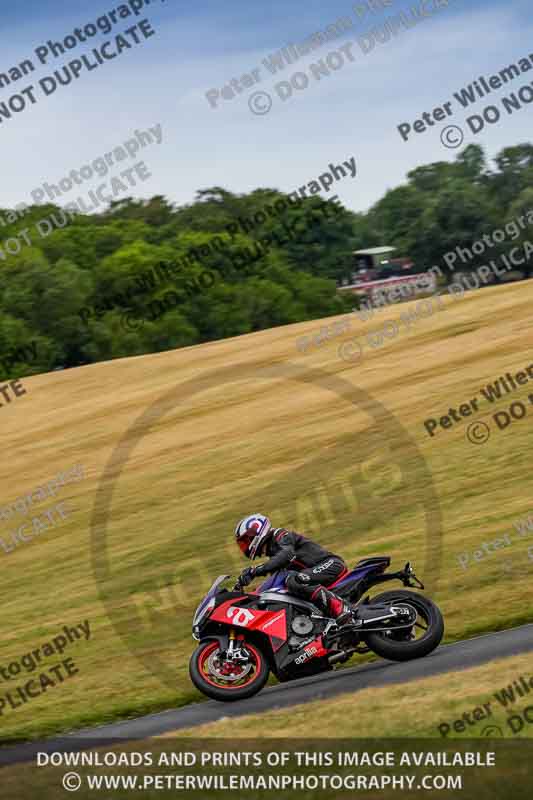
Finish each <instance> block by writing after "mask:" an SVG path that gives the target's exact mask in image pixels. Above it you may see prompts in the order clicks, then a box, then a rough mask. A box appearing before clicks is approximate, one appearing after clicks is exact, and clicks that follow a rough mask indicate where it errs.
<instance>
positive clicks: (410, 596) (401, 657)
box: [365, 589, 444, 661]
mask: <svg viewBox="0 0 533 800" xmlns="http://www.w3.org/2000/svg"><path fill="white" fill-rule="evenodd" d="M370 602H371V603H372V602H376V603H387V604H390V605H392V604H393V603H406V605H410V606H413V607H414V608H415V609H416V611H417V613H418V615H419V618H420V617H422V618H425V620H426V623H427V626H428V627H427V632H426V633H425V634H424V635H423V636H421V637H420V639H413V640H412V641H399V640H398V639H394V638H392V637H390V636H387V634H386V633H381V632H379V633H378V632H371V633H367V635H366V637H365V641H366V643H367V645H368V646H369V647H370V649H371V650H373V651H374V653H376V654H377V655H378V656H381V657H382V658H388V659H390V660H391V661H410V660H411V659H413V658H422V657H423V656H427V655H428V653H431V652H432V651H433V650H435V648H436V647H438V646H439V644H440V642H441V639H442V637H443V635H444V620H443V618H442V614H441V612H440V609H439V608H438V606H436V605H435V603H433V602H432V601H431V600H429V599H428V598H427V597H424V595H423V594H419V593H418V592H409V591H402V590H401V589H400V590H398V591H396V592H395V591H391V592H383V594H379V595H377V596H376V597H373V598H372V599H371V601H370Z"/></svg>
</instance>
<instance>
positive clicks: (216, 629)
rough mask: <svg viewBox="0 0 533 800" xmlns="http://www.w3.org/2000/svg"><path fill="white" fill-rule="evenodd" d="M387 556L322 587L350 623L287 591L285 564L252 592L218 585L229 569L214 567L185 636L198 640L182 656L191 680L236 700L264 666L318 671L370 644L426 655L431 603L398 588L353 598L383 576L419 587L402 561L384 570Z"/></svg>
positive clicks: (259, 680) (287, 674)
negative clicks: (349, 614)
mask: <svg viewBox="0 0 533 800" xmlns="http://www.w3.org/2000/svg"><path fill="white" fill-rule="evenodd" d="M390 562H391V559H390V558H389V557H388V556H378V557H373V558H364V559H362V560H361V561H359V562H358V563H357V564H356V566H355V567H354V568H353V569H352V571H351V572H349V573H348V574H345V575H343V576H341V577H340V578H339V579H338V580H337V581H336V582H335V583H334V584H332V585H331V586H328V587H327V588H328V589H331V590H333V591H334V592H335V594H336V595H338V596H339V597H342V598H343V599H344V600H346V601H347V602H348V603H350V604H352V605H355V614H354V620H353V623H352V622H351V623H349V624H348V625H343V626H342V627H339V626H338V625H337V623H336V621H335V620H334V619H332V618H330V617H328V616H325V615H324V613H323V612H321V611H319V610H318V608H317V607H316V606H314V605H313V603H310V602H308V601H307V600H303V599H301V598H299V597H295V596H293V595H290V594H289V593H288V591H287V589H286V588H285V580H286V578H287V575H288V574H289V573H288V572H287V570H280V571H279V572H276V573H274V574H273V575H271V576H269V577H268V578H267V579H266V580H265V581H264V582H263V583H262V584H261V585H260V586H259V588H258V589H256V590H255V591H252V592H244V591H243V587H242V585H241V584H240V583H239V582H237V583H236V584H235V586H234V587H233V589H232V590H228V589H225V588H223V586H222V584H223V583H224V582H225V581H226V580H227V579H228V578H229V577H230V576H229V575H220V576H219V577H218V578H217V579H216V581H215V582H214V583H213V585H212V586H211V588H210V590H209V591H208V593H207V594H206V596H205V597H204V599H203V600H202V602H201V603H200V605H199V606H198V608H197V610H196V613H195V615H194V619H193V626H192V633H193V638H194V639H195V640H196V641H198V642H199V643H200V644H199V645H198V647H197V648H196V650H195V651H194V653H193V654H192V656H191V660H190V664H189V672H190V676H191V680H192V682H193V684H194V685H195V686H196V688H197V689H199V690H200V691H201V692H202V693H203V694H205V695H207V697H211V698H213V699H215V700H221V701H234V700H243V699H245V698H247V697H251V696H252V695H254V694H256V693H257V692H259V691H260V690H261V689H262V688H263V686H264V685H265V683H266V682H267V680H268V676H269V674H270V672H272V673H273V674H274V675H275V677H276V678H277V679H278V681H280V682H285V681H290V680H294V679H295V678H302V677H305V676H309V675H316V674H318V673H319V672H325V671H327V670H330V669H332V668H333V666H334V665H336V664H343V663H345V662H346V661H348V660H349V659H350V658H351V657H352V656H353V655H355V654H361V653H369V652H373V653H376V654H377V655H379V656H382V657H383V658H387V659H390V660H392V661H408V660H410V659H414V658H422V657H423V656H426V655H428V653H431V652H432V651H433V650H434V649H435V648H436V647H437V646H438V645H439V643H440V641H441V639H442V636H443V633H444V622H443V618H442V614H441V612H440V610H439V608H438V607H437V606H436V605H435V603H433V602H432V601H431V600H429V599H428V598H427V597H425V596H424V595H422V594H420V593H418V592H413V591H406V590H404V589H396V590H392V591H388V592H383V593H382V594H379V595H377V596H376V597H374V598H373V599H372V600H371V599H370V598H369V596H366V597H365V598H364V600H361V598H362V597H363V595H364V594H365V593H366V592H367V590H368V589H370V588H371V587H372V586H375V585H377V584H379V583H384V582H386V581H391V580H399V581H401V582H402V583H403V585H404V586H406V587H409V588H415V589H424V584H423V583H422V582H421V581H419V580H418V578H417V577H416V575H415V574H414V571H413V569H412V567H411V564H410V563H409V562H407V564H406V565H405V567H404V569H403V570H400V571H399V572H389V573H386V572H385V570H386V569H387V568H388V567H389V566H390Z"/></svg>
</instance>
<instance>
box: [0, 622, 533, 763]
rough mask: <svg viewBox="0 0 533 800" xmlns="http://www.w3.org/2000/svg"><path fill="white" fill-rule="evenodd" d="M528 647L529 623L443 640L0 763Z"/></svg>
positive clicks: (35, 746)
mask: <svg viewBox="0 0 533 800" xmlns="http://www.w3.org/2000/svg"><path fill="white" fill-rule="evenodd" d="M531 650H533V624H531V625H523V626H521V627H519V628H512V629H511V630H507V631H501V632H499V633H490V634H487V635H484V636H477V637H475V638H473V639H466V640H465V641H461V642H456V643H454V644H449V645H443V646H441V647H439V648H437V650H435V652H434V653H432V654H431V655H429V656H426V657H425V658H422V659H420V660H419V661H407V662H405V663H395V662H391V661H383V660H382V661H377V662H375V663H372V664H366V665H364V666H361V667H352V668H350V669H342V670H338V671H334V672H329V673H324V674H322V675H318V676H314V677H311V678H302V679H301V680H299V681H294V682H293V683H285V684H280V685H277V686H271V687H269V688H267V689H264V690H263V691H262V692H260V693H259V694H258V695H257V696H256V697H252V698H251V699H250V700H243V701H240V702H236V703H219V702H217V701H215V700H209V701H207V702H205V703H193V704H191V705H188V706H184V707H183V708H179V709H176V710H169V711H163V712H161V713H158V714H150V715H148V716H146V717H139V718H138V719H131V720H126V721H124V722H117V723H112V724H109V725H102V726H100V727H98V728H91V729H87V730H80V731H77V732H76V733H75V734H71V735H68V736H63V737H62V738H55V739H46V740H43V741H41V742H31V743H27V744H21V745H15V746H9V747H5V748H2V749H0V766H2V765H5V764H10V763H15V762H17V761H32V760H33V759H34V757H35V754H36V753H37V752H39V751H40V752H52V751H57V750H80V749H88V748H92V747H97V746H107V745H111V744H116V743H120V742H122V743H123V742H125V741H128V740H135V739H146V738H148V737H150V736H155V735H157V734H161V733H168V732H170V731H178V730H179V729H180V728H190V727H193V726H194V725H201V724H203V723H206V722H214V721H216V720H218V719H220V718H221V717H239V716H243V715H244V714H251V713H257V712H263V711H270V710H272V709H275V708H286V707H287V706H294V705H297V704H299V703H306V702H309V701H311V700H319V699H323V698H327V697H333V696H335V695H338V694H342V693H343V692H356V691H358V690H359V689H366V688H367V687H369V686H385V685H387V684H391V683H407V682H409V681H413V680H416V679H417V678H423V677H427V676H430V675H438V674H439V673H444V672H452V671H455V670H461V669H466V668H468V667H475V666H477V665H479V664H483V663H485V662H487V661H492V660H494V659H496V658H505V657H506V656H512V655H517V654H518V653H526V652H529V651H531ZM235 735H236V736H237V737H238V735H239V727H238V724H236V726H235Z"/></svg>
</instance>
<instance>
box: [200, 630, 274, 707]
mask: <svg viewBox="0 0 533 800" xmlns="http://www.w3.org/2000/svg"><path fill="white" fill-rule="evenodd" d="M245 648H246V650H247V651H248V653H249V655H250V660H249V662H248V664H246V665H244V666H242V665H233V664H229V663H228V662H225V661H224V660H223V659H221V658H220V654H221V648H220V643H219V642H218V641H215V640H208V641H206V642H203V643H202V644H200V645H199V647H197V648H196V650H195V651H194V653H193V654H192V656H191V660H190V662H189V674H190V676H191V680H192V682H193V683H194V685H195V686H196V688H197V689H199V690H200V691H201V692H202V694H205V695H206V696H207V697H212V698H213V700H220V701H222V702H232V701H235V700H245V699H246V698H247V697H252V695H254V694H257V692H259V691H260V690H261V689H262V688H263V686H264V685H265V683H266V682H267V680H268V674H269V668H268V664H267V661H266V658H265V657H264V655H263V653H262V652H261V650H260V649H259V648H258V647H257V646H256V645H253V644H249V643H248V642H246V644H245ZM239 670H241V672H240V673H239Z"/></svg>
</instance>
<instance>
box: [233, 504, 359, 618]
mask: <svg viewBox="0 0 533 800" xmlns="http://www.w3.org/2000/svg"><path fill="white" fill-rule="evenodd" d="M235 538H236V539H237V544H238V545H239V547H240V549H241V551H242V552H243V553H244V555H245V556H246V557H247V558H249V559H251V560H252V561H253V560H254V559H255V558H257V557H258V556H259V557H261V556H268V557H269V560H268V561H266V562H265V563H264V564H259V565H258V566H257V567H247V568H246V569H245V570H244V571H243V572H242V574H241V576H240V578H239V581H240V583H241V585H242V586H247V585H248V584H249V583H251V582H252V581H253V580H254V578H256V577H258V576H260V575H268V574H269V573H271V572H277V571H278V570H280V569H288V570H291V572H290V574H289V575H288V577H287V580H286V582H285V585H286V587H287V589H288V590H289V592H290V593H291V594H293V595H296V596H297V597H301V598H303V599H305V600H308V601H310V602H312V603H314V604H315V605H316V606H318V608H319V609H320V610H321V611H323V612H324V613H325V614H327V615H328V616H330V617H333V618H334V619H335V620H336V622H337V625H339V626H340V625H346V624H347V623H350V622H352V621H353V609H352V608H351V607H350V606H349V605H348V604H347V603H345V602H344V600H342V599H341V598H340V597H338V596H337V595H335V594H333V592H330V591H328V589H326V586H331V584H333V583H335V582H336V581H337V580H339V578H341V577H342V576H344V575H345V574H346V573H347V572H348V569H347V567H346V564H345V563H344V561H343V559H342V558H340V557H339V556H337V555H335V554H334V553H330V552H329V551H328V550H325V549H324V548H323V547H321V546H320V545H319V544H317V543H316V542H312V541H311V540H310V539H307V538H306V537H305V536H301V535H300V534H299V533H296V532H295V531H289V530H287V529H286V528H273V527H272V525H271V523H270V519H269V518H268V517H266V516H265V515H264V514H251V515H250V516H248V517H244V519H242V520H241V521H240V522H239V523H238V525H237V527H236V528H235ZM292 570H294V571H292Z"/></svg>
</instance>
